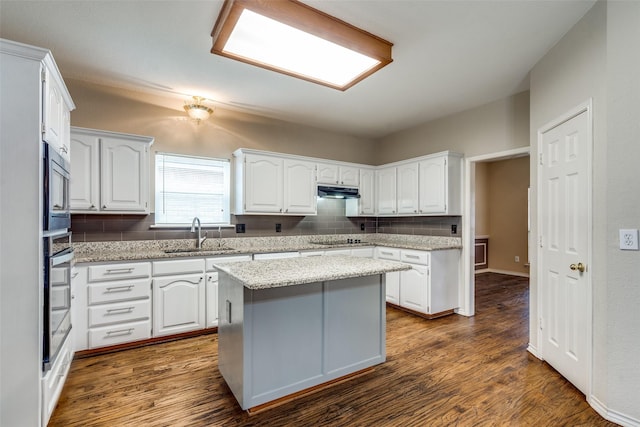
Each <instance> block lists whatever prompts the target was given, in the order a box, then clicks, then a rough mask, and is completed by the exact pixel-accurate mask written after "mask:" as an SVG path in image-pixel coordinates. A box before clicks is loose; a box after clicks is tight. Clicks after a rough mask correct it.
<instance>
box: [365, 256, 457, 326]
mask: <svg viewBox="0 0 640 427" xmlns="http://www.w3.org/2000/svg"><path fill="white" fill-rule="evenodd" d="M376 257H377V258H379V259H387V260H392V261H401V262H404V263H407V264H411V267H412V268H411V270H405V271H401V272H399V273H388V274H387V283H386V285H387V286H386V287H387V290H386V295H387V302H388V303H390V304H395V305H398V306H400V307H403V308H406V309H408V310H411V311H414V312H417V313H421V314H425V315H429V316H438V315H440V314H447V313H449V312H450V311H451V310H453V309H455V308H457V307H458V277H459V275H458V268H459V262H460V250H459V249H449V250H439V251H417V250H409V249H395V248H387V247H378V248H377V249H376Z"/></svg>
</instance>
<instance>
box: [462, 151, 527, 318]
mask: <svg viewBox="0 0 640 427" xmlns="http://www.w3.org/2000/svg"><path fill="white" fill-rule="evenodd" d="M529 153H530V149H529V147H523V148H517V149H513V150H509V151H502V152H498V153H492V154H485V155H482V156H475V157H469V158H467V159H465V171H466V174H465V180H464V195H465V196H464V199H465V203H464V213H463V230H464V233H463V245H462V247H463V248H462V258H463V262H462V268H463V274H462V277H463V280H462V283H461V288H462V289H460V293H459V294H460V295H461V298H460V301H459V303H460V304H459V305H460V308H459V309H458V312H457V313H458V314H461V315H464V316H473V315H474V314H475V237H476V235H477V234H478V233H476V172H477V169H482V168H484V167H485V166H484V163H494V162H500V161H504V160H513V159H518V158H521V157H522V158H525V157H526V158H527V159H528V158H529ZM522 161H524V160H522ZM480 164H482V165H480ZM478 165H480V166H479V167H478ZM504 165H505V164H502V165H501V166H504ZM510 166H512V167H513V166H515V164H514V165H510ZM480 174H482V172H480ZM502 231H503V230H500V233H499V234H500V235H501V237H500V238H499V240H500V241H502V242H503V243H504V240H505V239H508V236H507V237H502V234H504V233H502ZM527 235H528V233H527ZM489 239H491V236H490V235H489ZM489 244H491V243H489ZM500 245H501V246H502V243H501V244H500ZM505 250H506V251H512V249H510V248H509V244H507V249H505ZM507 253H508V252H507ZM527 253H528V252H527ZM509 256H513V260H514V263H515V256H518V257H520V255H517V254H511V255H509ZM522 256H523V257H524V256H526V254H525V255H522ZM501 257H502V256H501ZM515 264H521V265H524V264H528V261H527V260H526V259H522V258H519V262H518V263H515ZM496 265H502V264H496ZM496 270H504V271H510V270H508V269H501V268H496ZM497 272H500V271H497Z"/></svg>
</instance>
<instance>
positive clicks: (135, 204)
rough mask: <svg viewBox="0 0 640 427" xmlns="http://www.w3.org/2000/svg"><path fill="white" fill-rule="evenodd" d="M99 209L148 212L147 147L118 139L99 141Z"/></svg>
mask: <svg viewBox="0 0 640 427" xmlns="http://www.w3.org/2000/svg"><path fill="white" fill-rule="evenodd" d="M100 147H101V148H100V165H101V171H100V172H101V177H102V179H101V188H100V190H101V191H100V193H101V196H100V197H101V199H102V202H101V203H102V206H101V209H102V210H105V211H140V212H145V211H146V210H147V200H148V197H147V194H146V193H147V192H148V185H147V184H148V180H149V177H148V176H146V171H148V168H147V167H146V165H147V162H148V160H147V159H148V156H147V149H148V148H147V146H146V145H142V144H138V143H134V142H129V141H126V140H121V139H118V138H101V144H100Z"/></svg>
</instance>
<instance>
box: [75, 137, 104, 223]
mask: <svg viewBox="0 0 640 427" xmlns="http://www.w3.org/2000/svg"><path fill="white" fill-rule="evenodd" d="M99 150H100V142H99V141H98V138H97V137H94V136H89V135H77V134H73V135H71V151H72V152H73V162H72V163H71V184H70V192H71V198H70V202H71V210H72V211H77V210H83V211H96V210H97V209H98V206H99V204H100V151H99Z"/></svg>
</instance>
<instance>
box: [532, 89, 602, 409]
mask: <svg viewBox="0 0 640 427" xmlns="http://www.w3.org/2000/svg"><path fill="white" fill-rule="evenodd" d="M582 113H586V114H587V134H586V135H587V143H586V150H587V153H586V157H587V174H586V175H587V176H586V178H587V198H588V200H587V206H588V210H587V271H588V272H589V274H587V275H586V277H585V281H586V283H585V286H586V287H587V295H586V297H587V307H586V312H585V315H586V325H585V327H586V329H587V340H586V356H585V357H586V359H587V367H588V368H587V389H586V390H585V395H586V398H587V401H590V399H591V390H592V389H593V280H592V277H593V271H594V269H593V99H592V98H589V99H588V100H587V101H585V102H583V103H581V104H579V105H578V106H576V107H574V108H572V109H570V110H569V111H567V112H565V113H564V114H561V115H560V116H558V117H556V118H555V119H553V120H551V121H549V122H547V123H546V124H544V125H543V126H541V127H540V128H538V131H537V147H536V150H537V155H538V158H540V156H541V153H542V144H543V134H544V133H546V132H548V131H550V130H551V129H553V128H555V127H557V126H559V125H561V124H562V123H565V122H567V121H569V120H571V119H572V118H574V117H576V116H578V115H580V114H582ZM536 168H537V182H536V189H537V191H536V193H537V196H536V205H537V211H536V227H535V228H536V234H537V236H536V238H535V242H534V244H535V245H536V277H537V292H538V298H537V306H538V310H537V312H536V313H530V316H533V315H535V316H536V317H535V318H536V319H538V322H537V326H538V328H537V329H538V330H537V342H538V348H537V354H535V353H534V354H535V355H536V356H537V357H538V358H539V359H541V360H544V342H543V334H542V328H541V325H540V322H541V319H542V314H543V307H544V305H543V304H544V295H545V292H546V288H545V283H544V281H543V280H541V278H542V273H543V271H542V265H543V264H542V261H541V260H542V248H541V247H540V244H539V242H540V239H541V238H542V230H541V224H542V221H541V220H542V215H543V212H542V200H541V199H542V197H541V191H540V189H541V188H542V174H541V165H540V161H536ZM529 333H530V334H531V332H529Z"/></svg>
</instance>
